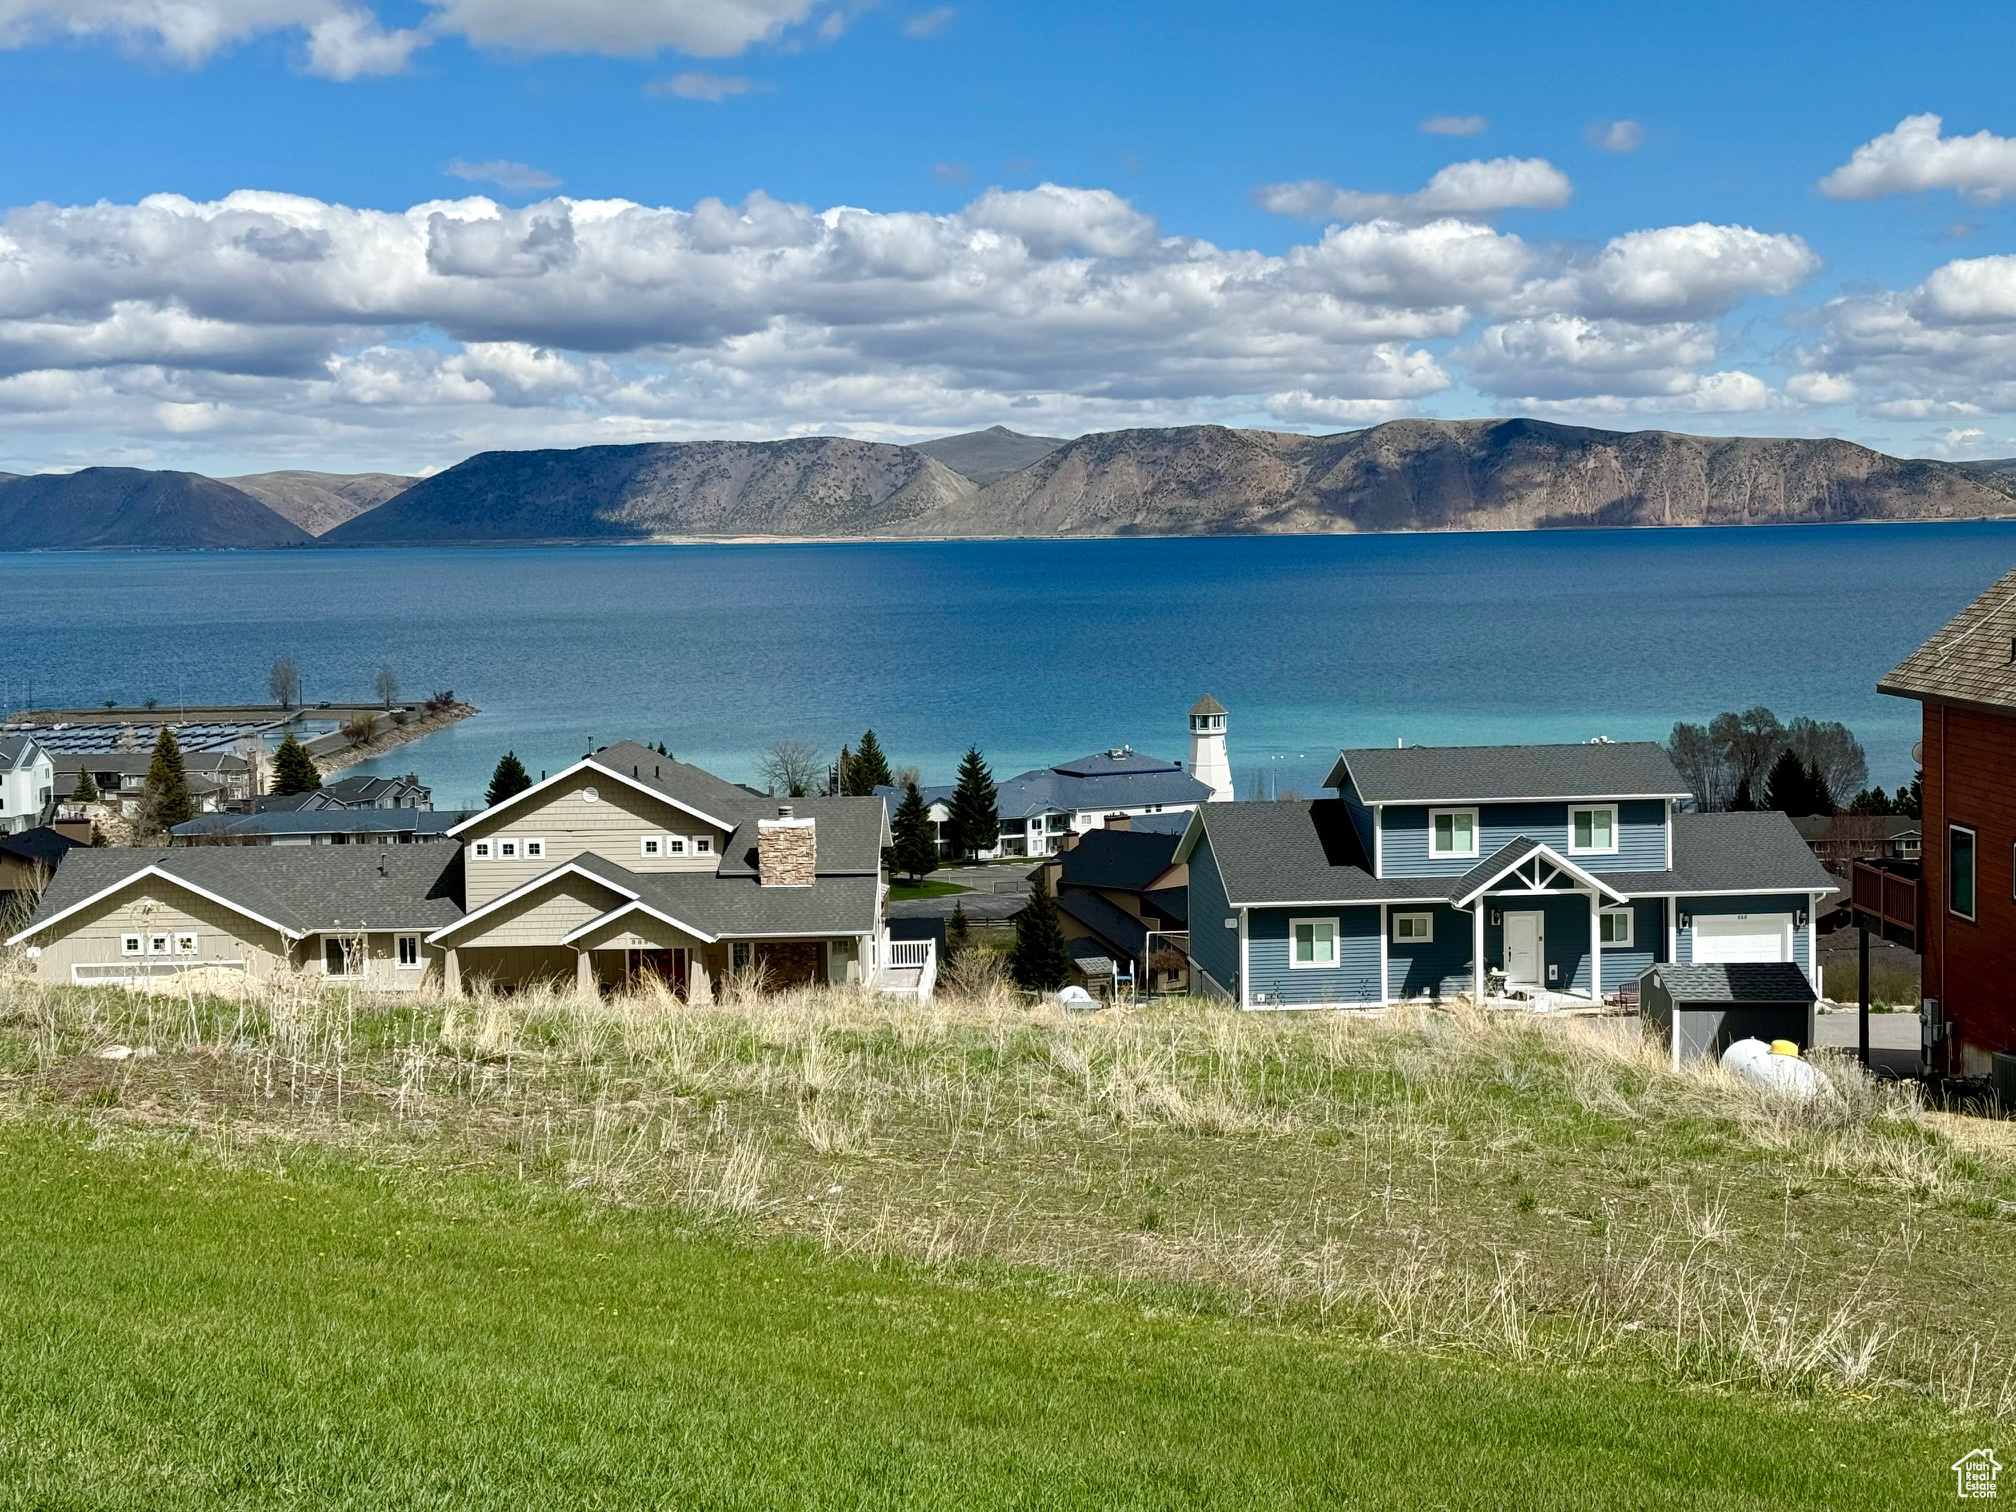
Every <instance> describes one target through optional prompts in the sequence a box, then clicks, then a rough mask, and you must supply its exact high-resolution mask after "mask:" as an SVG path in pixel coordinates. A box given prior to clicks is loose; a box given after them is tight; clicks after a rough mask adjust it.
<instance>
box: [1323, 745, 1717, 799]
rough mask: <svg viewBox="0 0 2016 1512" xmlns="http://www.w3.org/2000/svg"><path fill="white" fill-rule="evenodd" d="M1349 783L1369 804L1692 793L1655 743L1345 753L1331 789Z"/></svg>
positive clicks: (1331, 779)
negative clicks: (1688, 791)
mask: <svg viewBox="0 0 2016 1512" xmlns="http://www.w3.org/2000/svg"><path fill="white" fill-rule="evenodd" d="M1347 782H1348V783H1350V784H1351V785H1352V786H1353V787H1355V788H1356V789H1357V792H1358V796H1359V797H1360V798H1361V799H1362V800H1363V801H1364V802H1366V803H1491V802H1500V803H1502V802H1508V801H1512V800H1516V799H1521V798H1539V799H1554V800H1559V799H1564V798H1685V797H1686V796H1688V793H1687V784H1686V783H1685V782H1683V781H1681V779H1680V773H1679V772H1678V771H1676V770H1675V769H1674V766H1673V761H1672V758H1671V757H1669V756H1668V755H1667V754H1666V750H1665V747H1663V746H1660V745H1658V744H1656V743H1654V742H1652V741H1649V740H1638V741H1609V740H1604V741H1594V742H1591V743H1590V744H1587V745H1513V746H1406V747H1399V748H1395V749H1392V750H1388V749H1386V748H1385V747H1383V746H1374V747H1372V748H1370V749H1366V750H1356V751H1339V752H1338V753H1337V763H1336V765H1335V766H1333V767H1331V769H1330V775H1329V776H1328V777H1326V778H1324V785H1325V786H1326V787H1333V788H1340V789H1341V788H1342V787H1343V786H1344V785H1345V784H1346V783H1347Z"/></svg>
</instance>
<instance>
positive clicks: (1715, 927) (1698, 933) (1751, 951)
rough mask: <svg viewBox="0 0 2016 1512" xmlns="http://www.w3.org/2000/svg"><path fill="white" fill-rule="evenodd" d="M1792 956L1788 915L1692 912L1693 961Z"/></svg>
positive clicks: (1706, 962)
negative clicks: (1693, 913)
mask: <svg viewBox="0 0 2016 1512" xmlns="http://www.w3.org/2000/svg"><path fill="white" fill-rule="evenodd" d="M1791 959H1792V915H1790V914H1696V915H1694V960H1695V962H1696V963H1697V964H1700V965H1707V964H1709V963H1710V962H1715V961H1789V960H1791Z"/></svg>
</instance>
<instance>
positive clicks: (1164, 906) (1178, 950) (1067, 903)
mask: <svg viewBox="0 0 2016 1512" xmlns="http://www.w3.org/2000/svg"><path fill="white" fill-rule="evenodd" d="M1182 838H1183V837H1182V836H1181V835H1180V834H1171V833H1168V832H1166V831H1162V832H1157V831H1152V830H1151V831H1137V830H1134V829H1133V828H1132V827H1131V824H1130V821H1129V820H1127V819H1120V820H1117V821H1114V823H1112V824H1111V825H1108V826H1107V827H1105V828H1103V829H1096V830H1092V831H1090V832H1089V833H1086V834H1083V835H1068V836H1066V837H1065V845H1064V848H1063V849H1062V850H1060V851H1059V852H1058V853H1057V855H1056V856H1055V857H1054V858H1053V859H1051V860H1049V861H1047V862H1045V863H1044V864H1043V867H1042V868H1041V870H1042V871H1043V872H1044V873H1046V874H1047V880H1048V885H1049V888H1050V892H1051V894H1052V896H1053V897H1055V898H1056V900H1057V913H1058V920H1059V923H1060V924H1061V925H1062V926H1063V930H1064V938H1065V940H1066V942H1067V943H1068V945H1069V947H1070V951H1071V958H1072V961H1073V963H1074V965H1075V969H1076V971H1077V974H1078V976H1079V978H1080V979H1082V981H1083V982H1084V983H1085V984H1086V985H1089V986H1095V987H1102V988H1107V989H1111V988H1113V987H1114V986H1115V985H1116V983H1117V981H1118V980H1119V979H1121V978H1125V979H1128V980H1131V981H1133V982H1136V983H1141V984H1144V985H1149V986H1152V987H1154V988H1157V989H1162V990H1172V989H1175V988H1178V987H1181V986H1183V985H1185V984H1186V983H1187V981H1188V974H1187V972H1186V971H1185V970H1184V969H1183V968H1182V966H1181V965H1180V964H1178V962H1179V961H1180V959H1181V957H1182V954H1183V950H1184V947H1185V943H1186V934H1187V931H1188V929H1189V917H1190V915H1189V875H1188V871H1187V869H1186V868H1185V867H1184V866H1182V865H1181V864H1180V863H1178V862H1177V860H1176V847H1177V845H1178V844H1179V843H1180V842H1181V840H1182ZM1172 957H1173V959H1172Z"/></svg>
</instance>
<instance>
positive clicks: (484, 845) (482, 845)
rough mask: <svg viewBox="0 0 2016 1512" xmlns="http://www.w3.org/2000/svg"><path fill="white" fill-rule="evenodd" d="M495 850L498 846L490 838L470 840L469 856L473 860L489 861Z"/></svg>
mask: <svg viewBox="0 0 2016 1512" xmlns="http://www.w3.org/2000/svg"><path fill="white" fill-rule="evenodd" d="M495 851H496V847H495V846H494V845H492V844H491V843H490V842H489V841H488V840H471V841H470V842H469V857H470V859H471V860H473V861H488V860H489V859H490V857H491V856H492V855H493V854H494V853H495Z"/></svg>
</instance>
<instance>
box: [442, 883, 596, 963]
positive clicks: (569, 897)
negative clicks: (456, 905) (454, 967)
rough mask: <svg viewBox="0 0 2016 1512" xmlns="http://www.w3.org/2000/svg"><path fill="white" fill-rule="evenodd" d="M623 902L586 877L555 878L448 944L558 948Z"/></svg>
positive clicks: (455, 935)
mask: <svg viewBox="0 0 2016 1512" xmlns="http://www.w3.org/2000/svg"><path fill="white" fill-rule="evenodd" d="M623 901H624V900H623V899H622V897H621V896H620V895H618V894H617V893H616V892H614V891H613V890H611V889H610V888H607V887H604V886H601V885H600V884H598V883H596V882H593V881H591V880H589V879H588V878H587V877H582V876H576V875H572V874H570V875H567V876H564V877H556V878H554V879H553V881H552V882H551V883H549V884H548V885H546V886H545V887H541V888H537V889H535V890H534V891H532V892H530V893H527V894H526V895H525V896H524V897H522V898H520V899H518V900H517V901H516V902H514V903H507V904H505V905H504V906H503V907H502V908H500V909H498V910H497V912H496V913H493V914H490V915H489V916H487V917H485V918H482V919H478V920H477V921H476V922H475V923H473V924H470V925H467V926H466V927H464V928H461V929H457V930H456V931H455V932H454V933H453V934H451V935H449V936H448V943H450V944H452V945H454V946H456V947H458V948H477V949H481V948H488V947H492V946H521V945H558V944H559V943H560V941H561V940H562V939H563V938H565V937H566V936H567V935H570V934H572V933H573V932H574V931H575V930H577V929H579V928H580V927H581V926H582V925H583V924H586V923H589V922H590V921H591V920H594V919H599V918H601V917H602V915H604V914H606V913H608V912H610V911H611V910H612V909H615V908H619V907H621V906H622V904H623Z"/></svg>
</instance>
